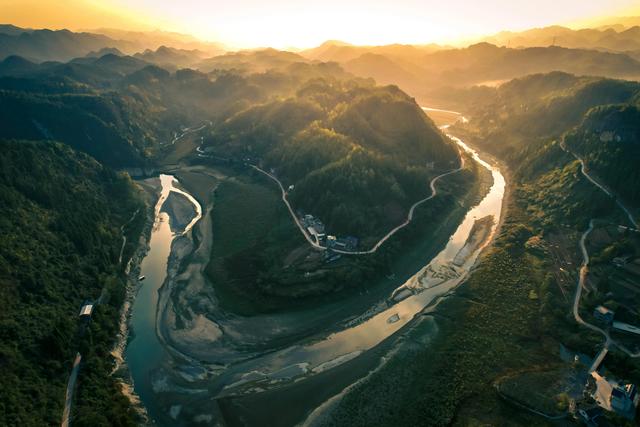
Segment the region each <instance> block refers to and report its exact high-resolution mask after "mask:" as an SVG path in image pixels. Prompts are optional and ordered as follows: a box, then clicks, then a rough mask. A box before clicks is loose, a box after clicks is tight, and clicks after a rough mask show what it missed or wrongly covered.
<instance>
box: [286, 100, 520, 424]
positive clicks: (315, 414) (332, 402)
mask: <svg viewBox="0 0 640 427" xmlns="http://www.w3.org/2000/svg"><path fill="white" fill-rule="evenodd" d="M423 110H425V111H431V109H427V108H423ZM435 111H441V112H446V113H451V114H458V115H460V113H456V112H452V111H446V110H435ZM460 117H462V116H461V115H460ZM443 128H444V129H448V126H443ZM447 136H449V137H450V138H452V139H454V140H460V139H459V138H458V137H457V136H455V135H453V134H449V133H448V134H447ZM465 144H466V145H467V146H469V147H470V148H472V149H473V150H474V151H477V152H478V151H479V150H478V149H477V148H476V146H475V145H474V144H473V143H470V142H465ZM482 156H483V157H484V158H485V159H488V163H489V164H491V165H492V166H493V167H495V168H497V169H499V170H500V173H501V174H502V176H503V177H504V180H505V187H504V193H503V198H502V204H501V211H500V218H499V219H498V221H497V224H496V227H495V229H494V231H493V232H492V233H491V235H490V237H489V238H488V240H487V241H486V242H485V243H484V244H483V246H482V248H481V250H480V253H479V254H478V256H477V258H476V260H475V262H474V263H473V266H472V267H471V268H470V269H469V271H468V273H467V275H466V277H465V279H464V280H463V281H461V282H460V283H459V284H458V285H457V286H456V287H455V288H453V289H451V290H450V291H449V292H447V293H445V294H443V295H441V296H440V297H438V298H437V299H435V300H434V301H432V302H431V303H430V304H428V305H427V306H426V307H424V309H423V310H422V311H421V312H420V313H419V314H418V315H416V316H415V317H414V318H413V319H412V321H411V322H409V323H407V324H406V325H405V326H404V327H403V328H401V329H400V330H398V331H397V332H395V333H394V334H393V335H391V336H389V337H388V338H387V340H385V341H384V342H383V343H381V344H380V346H381V347H383V346H385V345H387V344H388V342H391V341H392V340H396V339H401V338H400V337H403V336H405V335H406V334H407V331H410V330H412V329H414V328H415V327H416V324H418V323H419V322H421V321H422V320H423V319H424V318H425V316H430V317H431V318H432V319H433V321H434V325H435V328H436V329H438V322H437V319H436V318H435V316H433V315H432V314H430V313H432V312H434V311H435V310H436V308H437V307H438V305H440V303H442V302H443V301H445V300H446V299H448V298H450V297H451V296H453V295H455V293H456V291H457V290H458V289H459V288H460V287H461V286H463V285H464V284H465V283H466V282H467V281H468V280H469V278H470V277H471V275H472V274H473V273H474V271H475V269H476V268H477V267H478V265H479V264H480V263H481V262H482V260H483V257H484V256H485V255H486V254H487V253H488V252H489V250H490V249H491V246H492V245H493V243H494V242H495V239H496V238H497V236H498V235H499V234H500V232H501V230H502V228H503V226H504V222H505V219H506V217H507V215H508V208H509V203H510V201H511V188H510V186H509V183H510V182H512V173H511V171H510V170H509V168H508V167H507V165H506V164H505V163H504V162H503V161H501V160H499V159H497V158H496V157H495V156H492V155H490V154H488V153H485V152H482ZM420 314H421V315H420ZM436 333H437V332H436ZM374 349H375V348H374ZM374 349H371V350H374ZM398 351H399V349H398V348H397V347H396V348H395V349H391V351H389V352H388V353H386V354H385V355H384V357H381V358H380V359H379V363H378V364H377V366H375V367H373V368H372V369H371V370H370V371H369V373H368V374H367V375H366V376H364V377H361V378H360V379H358V380H357V381H356V382H354V383H351V384H349V385H348V386H347V387H345V388H344V389H343V390H341V391H340V392H339V393H337V394H336V395H334V396H332V397H330V398H329V399H328V400H326V401H324V402H323V403H322V404H321V405H319V406H317V407H316V408H315V409H313V410H312V411H311V412H309V413H308V414H307V416H306V417H305V418H304V419H303V420H302V421H301V422H300V423H299V424H298V426H300V427H317V426H320V425H324V424H325V423H326V421H328V420H330V419H331V414H332V411H333V410H334V409H335V408H336V407H338V405H339V404H340V401H341V400H342V399H343V398H344V397H345V396H346V395H347V394H348V393H350V392H351V391H352V390H354V389H355V388H356V387H357V386H358V385H359V384H362V383H364V382H365V381H366V380H367V379H368V378H370V377H371V376H372V375H374V374H375V373H376V372H378V371H379V370H380V369H381V368H382V367H383V366H384V365H385V364H386V363H387V362H388V361H389V360H390V359H391V358H392V357H393V356H394V354H395V353H397V352H398Z"/></svg>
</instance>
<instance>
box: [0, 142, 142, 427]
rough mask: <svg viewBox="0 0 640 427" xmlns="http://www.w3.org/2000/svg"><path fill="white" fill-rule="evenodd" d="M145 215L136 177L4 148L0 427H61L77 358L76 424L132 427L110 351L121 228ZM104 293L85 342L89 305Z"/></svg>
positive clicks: (21, 146) (61, 148)
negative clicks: (83, 313)
mask: <svg viewBox="0 0 640 427" xmlns="http://www.w3.org/2000/svg"><path fill="white" fill-rule="evenodd" d="M140 207H141V202H140V201H139V199H138V195H137V191H136V190H135V189H134V186H133V185H132V183H131V181H130V180H129V179H128V178H126V177H123V176H119V175H117V174H116V173H114V172H113V171H111V170H110V169H107V168H105V167H103V166H101V165H100V164H99V163H98V162H96V161H95V160H94V159H92V158H91V157H89V156H87V155H85V154H81V153H77V152H74V151H73V150H72V149H70V148H69V147H67V146H65V145H63V144H59V143H51V142H27V141H10V142H7V141H2V142H0V234H1V235H2V245H0V304H1V305H2V310H1V311H0V390H2V392H1V394H2V399H1V400H0V425H6V426H18V425H19V426H43V425H59V424H60V419H61V416H62V409H63V403H64V398H65V388H66V381H67V378H68V376H69V373H70V371H71V365H72V362H73V359H74V356H75V353H76V352H77V351H81V353H82V355H83V365H82V375H81V378H80V380H79V383H78V385H79V387H78V390H77V392H76V395H75V398H74V414H73V418H74V425H76V426H82V425H84V426H89V425H91V426H96V425H129V424H132V420H133V418H132V414H131V413H130V412H129V409H128V408H129V405H128V401H127V399H126V398H124V397H123V396H122V395H121V394H120V393H118V392H117V386H116V384H115V383H114V379H113V378H112V377H111V376H110V372H111V367H112V363H111V360H112V358H111V357H110V356H109V351H110V349H111V346H112V344H113V341H114V339H115V336H116V334H117V331H118V320H119V309H120V307H121V304H122V302H123V298H124V295H125V284H124V280H123V278H122V276H121V267H120V266H119V265H118V256H119V251H120V247H121V242H122V235H121V232H120V227H121V226H122V225H123V224H125V223H127V221H128V220H129V219H130V218H131V216H132V214H133V213H134V212H135V211H136V210H137V209H139V208H140ZM143 216H144V215H140V218H142V217H143ZM134 229H135V227H133V228H131V227H130V226H129V227H128V228H126V229H125V232H127V233H129V234H130V236H129V237H130V241H136V240H137V239H136V238H135V237H134V236H135V234H136V232H135V231H134ZM130 254H131V248H127V250H126V253H125V256H127V255H130ZM101 295H104V300H103V303H102V304H100V305H99V306H97V307H96V309H95V311H94V315H93V321H92V322H91V323H90V324H89V325H88V326H87V328H86V331H85V332H84V336H83V337H80V336H79V334H80V321H79V319H78V313H79V310H80V307H81V305H82V303H83V302H84V301H87V300H88V301H95V300H97V299H98V297H100V296H101Z"/></svg>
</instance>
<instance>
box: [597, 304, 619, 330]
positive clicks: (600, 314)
mask: <svg viewBox="0 0 640 427" xmlns="http://www.w3.org/2000/svg"><path fill="white" fill-rule="evenodd" d="M615 314H616V313H615V312H614V311H613V310H609V309H608V308H607V307H605V306H603V305H599V306H597V307H596V309H595V310H594V311H593V317H595V318H596V319H597V320H599V321H601V322H603V323H606V324H607V325H610V324H611V323H612V322H613V318H614V316H615Z"/></svg>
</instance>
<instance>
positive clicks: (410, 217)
mask: <svg viewBox="0 0 640 427" xmlns="http://www.w3.org/2000/svg"><path fill="white" fill-rule="evenodd" d="M250 166H251V167H252V168H253V169H255V170H257V171H258V172H260V173H262V174H264V175H266V176H268V177H269V178H271V179H272V180H273V181H275V182H276V184H278V187H280V191H281V193H282V201H283V202H284V204H285V205H286V206H287V209H288V210H289V213H290V214H291V218H293V220H294V221H295V223H296V225H297V226H298V229H299V230H300V232H301V233H302V235H303V236H304V238H305V239H306V240H307V242H309V244H310V245H311V246H312V247H313V248H314V249H317V250H321V251H324V250H327V249H328V248H327V247H326V246H322V245H320V244H319V243H317V242H316V241H314V240H313V239H312V238H311V236H309V234H308V233H307V232H306V230H305V229H304V226H303V225H302V223H301V222H300V220H299V219H298V217H297V216H296V214H295V212H294V211H293V208H292V207H291V204H290V203H289V200H288V199H287V192H286V191H285V189H284V186H283V185H282V182H280V180H279V179H278V178H277V177H276V176H274V175H273V174H270V173H269V172H267V171H265V170H263V169H261V168H259V167H258V166H256V165H250ZM462 169H464V156H462V155H460V166H459V167H458V168H456V169H452V170H450V171H448V172H445V173H442V174H440V175H438V176H436V177H435V178H433V179H432V180H431V182H430V183H429V186H430V187H431V195H430V196H428V197H425V198H424V199H421V200H418V201H417V202H415V203H414V204H413V205H412V206H411V208H410V209H409V212H408V214H407V219H406V220H405V221H404V222H403V223H402V224H400V225H398V226H397V227H395V228H393V229H392V230H391V231H389V232H388V233H387V234H386V235H384V237H382V238H381V239H380V240H379V241H378V242H377V243H376V244H375V245H373V247H372V248H371V249H369V250H366V251H343V250H340V249H332V251H333V252H336V253H339V254H345V255H370V254H373V253H375V252H376V251H377V250H378V249H380V247H381V246H382V245H383V244H384V243H385V242H386V241H387V240H389V239H390V238H391V237H392V236H393V235H394V234H396V233H397V232H398V231H400V230H402V229H403V228H405V227H406V226H407V225H409V223H411V221H412V220H413V214H414V212H415V210H416V208H417V207H418V206H420V205H421V204H423V203H425V202H427V201H429V200H431V199H433V198H434V197H436V196H437V194H438V190H437V189H436V183H437V182H438V181H439V180H440V179H442V178H444V177H445V176H447V175H452V174H454V173H457V172H460V171H461V170H462Z"/></svg>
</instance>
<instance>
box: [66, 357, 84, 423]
mask: <svg viewBox="0 0 640 427" xmlns="http://www.w3.org/2000/svg"><path fill="white" fill-rule="evenodd" d="M81 361H82V356H80V353H76V358H75V359H74V360H73V368H72V369H71V375H69V381H68V382H67V392H66V393H65V402H64V411H63V412H62V424H61V425H62V427H69V423H70V419H71V402H72V401H73V391H74V390H75V388H76V380H77V379H78V371H80V362H81Z"/></svg>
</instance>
